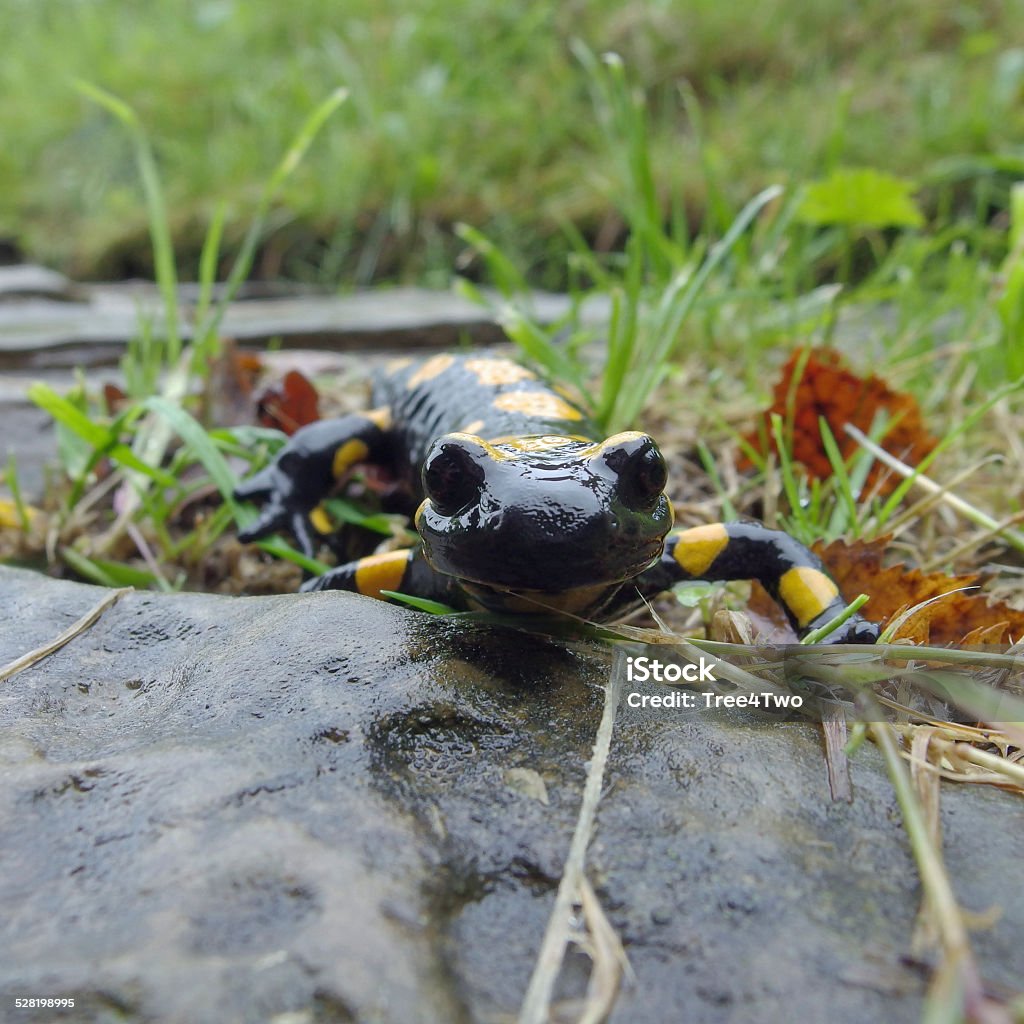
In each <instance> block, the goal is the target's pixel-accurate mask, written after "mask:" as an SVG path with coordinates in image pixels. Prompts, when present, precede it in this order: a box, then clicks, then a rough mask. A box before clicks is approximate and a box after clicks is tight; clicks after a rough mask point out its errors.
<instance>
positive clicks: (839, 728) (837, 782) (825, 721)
mask: <svg viewBox="0 0 1024 1024" xmlns="http://www.w3.org/2000/svg"><path fill="white" fill-rule="evenodd" d="M821 728H822V733H823V735H824V737H825V765H826V767H827V768H828V788H829V792H830V793H831V794H832V799H833V800H835V801H839V800H845V801H846V803H848V804H849V803H853V783H852V782H851V781H850V761H849V758H848V757H847V756H846V742H847V739H848V734H847V729H846V711H845V710H844V709H843V707H842V705H840V704H837V703H835V702H832V701H829V702H824V701H823V702H822V707H821Z"/></svg>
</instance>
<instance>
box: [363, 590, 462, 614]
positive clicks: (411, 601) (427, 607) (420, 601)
mask: <svg viewBox="0 0 1024 1024" xmlns="http://www.w3.org/2000/svg"><path fill="white" fill-rule="evenodd" d="M381 593H382V594H383V595H384V596H385V597H393V598H394V599H395V600H396V601H401V603H402V604H407V605H409V607H410V608H415V609H417V610H418V611H421V612H429V613H430V614H431V615H454V614H455V613H456V612H458V608H451V607H449V606H448V605H446V604H442V603H441V602H440V601H429V600H427V598H425V597H413V596H412V594H401V593H399V592H398V591H397V590H382V591H381Z"/></svg>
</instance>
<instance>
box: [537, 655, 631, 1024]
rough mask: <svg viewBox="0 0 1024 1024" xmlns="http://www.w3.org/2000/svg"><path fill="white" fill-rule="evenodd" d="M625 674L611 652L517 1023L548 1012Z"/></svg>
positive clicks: (543, 1022) (541, 1018) (542, 1020)
mask: <svg viewBox="0 0 1024 1024" xmlns="http://www.w3.org/2000/svg"><path fill="white" fill-rule="evenodd" d="M625 675H626V658H625V655H624V653H623V652H621V651H619V652H617V653H616V656H615V662H614V664H613V666H612V672H611V676H610V678H609V680H608V685H607V686H606V687H605V694H604V711H603V712H602V715H601V724H600V726H599V727H598V730H597V737H596V739H595V740H594V753H593V756H592V757H591V759H590V769H589V771H588V772H587V781H586V784H585V785H584V787H583V802H582V804H581V805H580V813H579V817H578V818H577V819H576V829H575V831H574V832H573V836H572V842H571V843H570V845H569V854H568V856H567V857H566V861H565V868H564V869H563V871H562V879H561V881H560V882H559V884H558V893H557V894H556V896H555V905H554V907H553V909H552V911H551V918H550V919H549V921H548V926H547V929H546V931H545V932H544V940H543V942H542V943H541V947H540V952H539V953H538V955H537V963H536V965H535V966H534V969H533V974H532V975H531V977H530V984H529V985H528V986H527V989H526V996H525V997H524V998H523V1005H522V1006H521V1008H520V1010H519V1017H518V1024H547V1021H548V1019H549V1015H550V1009H551V994H552V992H553V990H554V987H555V981H556V979H557V978H558V974H559V971H560V970H561V967H562V958H563V957H564V956H565V947H566V944H567V943H568V941H569V927H570V917H571V914H572V907H573V904H574V903H576V902H577V899H578V897H579V895H580V893H581V892H582V890H583V885H584V883H585V878H584V875H583V867H584V862H585V859H586V855H587V847H588V846H589V845H590V837H591V834H592V833H593V830H594V820H595V818H596V816H597V805H598V802H599V800H600V799H601V788H602V784H603V780H604V769H605V765H606V764H607V762H608V751H609V748H610V747H611V740H612V729H613V728H614V726H615V712H616V709H617V708H618V706H619V696H620V694H621V692H622V683H623V680H624V679H625Z"/></svg>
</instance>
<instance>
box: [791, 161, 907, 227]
mask: <svg viewBox="0 0 1024 1024" xmlns="http://www.w3.org/2000/svg"><path fill="white" fill-rule="evenodd" d="M914 188H915V185H914V183H913V182H912V181H908V180H907V179H906V178H897V177H896V176H895V175H893V174H886V173H885V172H884V171H876V170H875V169H874V168H872V167H863V168H856V167H839V168H837V169H836V170H834V171H833V172H832V173H831V174H830V175H829V176H828V177H827V178H823V179H821V180H819V181H815V182H812V183H811V184H810V185H808V186H807V190H806V192H805V193H804V197H803V200H802V201H801V203H800V206H799V208H798V210H797V218H798V219H799V220H801V221H803V222H804V223H805V224H813V225H816V226H818V227H823V226H826V225H831V224H839V225H846V226H848V227H859V228H919V227H921V226H922V225H923V224H924V217H923V216H922V215H921V211H920V209H919V208H918V205H917V203H916V202H915V201H914V198H913V192H914Z"/></svg>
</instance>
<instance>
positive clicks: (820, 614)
mask: <svg viewBox="0 0 1024 1024" xmlns="http://www.w3.org/2000/svg"><path fill="white" fill-rule="evenodd" d="M751 579H754V580H758V581H759V582H760V583H761V584H762V585H763V586H764V588H765V590H767V591H768V593H769V594H771V596H772V597H773V598H774V599H775V600H776V601H778V603H779V604H780V605H781V606H782V608H783V610H784V611H785V612H786V615H787V617H788V618H789V620H790V622H791V623H792V624H793V627H794V628H795V629H796V631H797V633H798V634H799V635H800V636H804V635H806V634H807V633H809V632H811V630H814V629H817V628H818V627H820V626H823V625H824V624H825V623H826V622H828V621H829V620H830V619H832V618H834V617H835V616H836V615H838V614H839V612H840V611H842V609H843V608H844V607H845V606H846V602H845V601H844V600H843V599H842V597H841V596H840V594H839V588H838V587H837V586H836V585H835V583H834V582H833V580H832V579H831V577H829V576H828V575H827V574H826V573H825V570H824V569H823V567H822V564H821V561H820V560H819V559H818V558H817V557H816V556H815V555H814V554H812V553H811V552H810V551H808V550H807V548H805V547H804V546H803V545H802V544H800V543H799V542H798V541H795V540H794V539H793V538H792V537H790V536H789V535H788V534H785V533H782V532H780V531H778V530H769V529H768V528H767V527H765V526H762V525H760V524H759V523H710V524H709V525H707V526H696V527H694V528H692V529H689V530H672V531H671V532H670V533H669V535H668V537H667V538H666V539H665V551H664V554H663V555H662V556H661V560H660V561H659V562H657V563H656V564H655V565H653V566H652V567H651V568H650V569H648V570H647V571H646V572H644V573H642V574H641V575H640V577H639V578H638V579H637V580H636V584H637V586H638V587H639V588H640V591H641V593H643V594H645V595H650V594H655V593H659V592H660V591H663V590H667V589H669V588H670V587H671V586H672V585H673V584H675V583H680V582H682V581H684V580H714V581H717V580H751ZM877 639H878V626H877V625H875V623H873V622H868V621H867V620H866V619H863V618H861V616H859V615H854V616H852V617H851V618H849V619H847V620H846V622H845V623H843V625H842V626H840V627H839V628H838V629H837V630H835V632H833V633H832V634H831V635H830V636H829V637H828V642H829V643H836V644H838V643H867V644H871V643H874V642H875V641H876V640H877Z"/></svg>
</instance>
